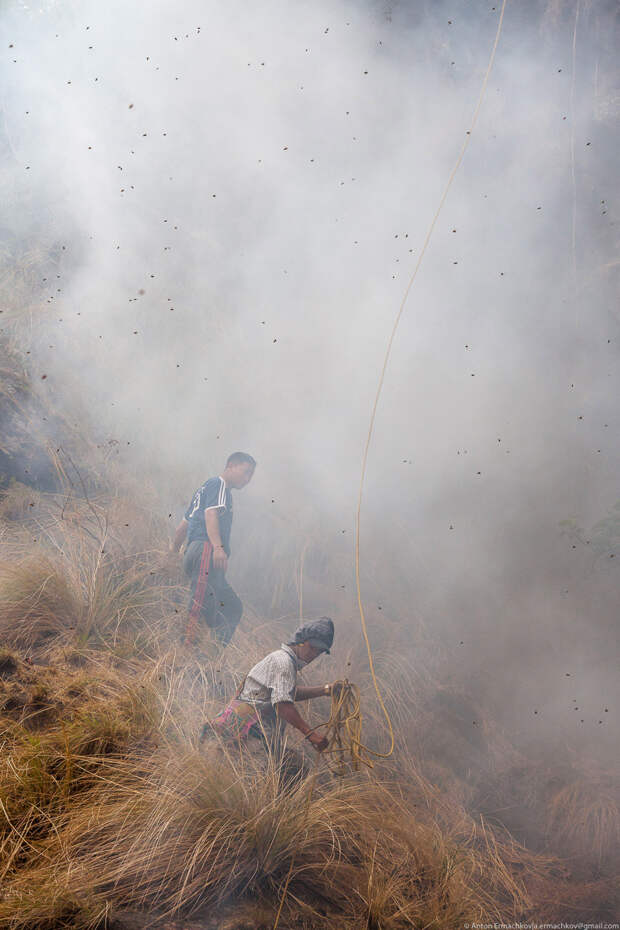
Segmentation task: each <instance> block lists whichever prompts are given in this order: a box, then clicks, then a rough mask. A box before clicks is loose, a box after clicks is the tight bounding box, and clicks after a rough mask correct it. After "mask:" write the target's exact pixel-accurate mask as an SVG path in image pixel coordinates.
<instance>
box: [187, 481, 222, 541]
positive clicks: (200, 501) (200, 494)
mask: <svg viewBox="0 0 620 930" xmlns="http://www.w3.org/2000/svg"><path fill="white" fill-rule="evenodd" d="M205 510H217V512H218V517H219V521H220V536H221V538H222V545H223V546H224V550H225V552H226V555H230V528H231V526H232V517H233V509H232V494H231V493H230V491H229V489H228V488H227V487H226V482H225V481H224V479H223V478H219V477H218V478H209V480H208V481H205V483H204V484H203V486H202V487H201V488H198V490H197V491H196V493H195V494H194V496H193V497H192V500H191V503H190V505H189V507H188V508H187V510H186V511H185V519H186V520H187V522H188V523H189V526H188V528H187V545H188V546H189V544H190V543H191V542H193V541H194V540H195V539H204V540H207V539H208V538H209V536H208V534H207V526H206V523H205Z"/></svg>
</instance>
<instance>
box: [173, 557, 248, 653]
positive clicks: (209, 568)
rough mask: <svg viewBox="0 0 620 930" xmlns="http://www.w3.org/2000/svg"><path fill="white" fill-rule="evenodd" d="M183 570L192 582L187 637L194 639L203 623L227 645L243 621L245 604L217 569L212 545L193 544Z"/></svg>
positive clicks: (184, 561)
mask: <svg viewBox="0 0 620 930" xmlns="http://www.w3.org/2000/svg"><path fill="white" fill-rule="evenodd" d="M183 568H184V569H185V574H186V575H188V576H189V579H190V599H189V622H188V627H187V638H188V639H191V638H192V637H193V635H194V631H195V630H196V627H197V625H198V621H199V620H200V621H201V622H203V623H206V625H207V626H208V627H211V629H212V630H214V632H215V636H216V638H217V639H218V640H219V641H220V642H221V643H222V644H223V645H227V644H228V643H229V642H230V640H231V639H232V636H233V633H234V632H235V630H236V628H237V624H238V623H239V621H240V620H241V614H242V613H243V604H242V603H241V600H240V599H239V597H237V595H236V594H235V592H234V591H233V589H232V588H231V586H230V585H229V584H228V582H227V581H226V575H225V574H224V572H222V571H218V569H215V568H214V567H213V547H212V545H211V543H210V542H209V541H208V540H202V539H195V540H194V541H193V542H191V543H190V544H189V546H188V547H187V549H186V550H185V555H184V556H183Z"/></svg>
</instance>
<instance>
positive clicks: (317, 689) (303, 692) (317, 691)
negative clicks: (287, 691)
mask: <svg viewBox="0 0 620 930" xmlns="http://www.w3.org/2000/svg"><path fill="white" fill-rule="evenodd" d="M329 694H331V685H310V686H309V687H307V688H297V689H296V690H295V700H296V701H310V700H312V698H318V697H326V696H327V695H329Z"/></svg>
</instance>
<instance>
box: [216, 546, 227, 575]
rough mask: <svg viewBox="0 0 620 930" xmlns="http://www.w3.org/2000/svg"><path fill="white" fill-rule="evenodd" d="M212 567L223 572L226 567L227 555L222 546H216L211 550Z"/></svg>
mask: <svg viewBox="0 0 620 930" xmlns="http://www.w3.org/2000/svg"><path fill="white" fill-rule="evenodd" d="M213 567H214V568H217V569H218V571H220V572H225V571H226V569H227V568H228V556H227V555H226V551H225V549H224V547H223V546H216V547H215V549H214V550H213Z"/></svg>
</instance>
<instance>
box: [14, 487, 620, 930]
mask: <svg viewBox="0 0 620 930" xmlns="http://www.w3.org/2000/svg"><path fill="white" fill-rule="evenodd" d="M33 510H35V508H29V507H28V508H27V509H24V508H22V511H21V513H22V516H21V517H20V514H19V513H18V514H17V518H18V522H17V524H15V525H13V524H7V525H6V526H7V527H8V528H7V529H6V531H5V534H4V537H3V540H2V545H1V551H2V552H3V561H2V564H1V566H0V637H2V640H3V642H4V643H6V644H7V647H6V648H5V650H4V652H3V653H2V654H1V655H0V740H1V741H2V753H1V754H0V863H1V865H0V880H1V883H2V884H1V887H2V891H1V892H0V927H5V928H7V930H8V928H10V930H42V928H50V930H52V928H54V930H55V928H59V927H73V928H77V927H80V928H84V930H86V928H91V930H92V928H95V927H104V926H106V925H108V926H110V925H111V924H110V921H112V919H113V915H114V913H121V912H123V911H124V910H133V911H136V910H138V911H140V910H141V911H142V912H143V913H144V914H146V915H151V917H149V918H148V920H149V921H151V920H152V922H153V923H156V922H157V921H158V920H160V918H161V917H162V915H163V914H167V915H169V918H170V915H177V917H178V918H179V919H181V918H183V919H188V916H189V915H192V914H194V915H196V917H199V918H200V919H201V920H202V921H205V920H206V919H207V917H206V915H211V916H213V915H215V914H217V915H226V916H225V918H224V917H222V926H225V925H229V926H230V927H241V926H247V927H252V928H253V930H256V928H257V927H259V926H266V927H269V917H271V918H273V916H274V914H275V911H276V909H277V905H278V902H279V899H280V895H281V892H282V888H283V884H284V882H285V879H286V876H287V874H288V872H289V869H290V870H291V880H290V885H289V888H288V892H287V896H286V901H285V905H284V911H283V923H282V924H281V926H283V927H284V926H286V927H289V928H295V930H297V928H298V930H302V928H305V930H314V928H319V927H325V926H329V927H333V928H342V930H369V928H373V930H401V928H403V930H404V928H406V927H422V926H429V925H433V926H436V927H438V928H440V930H456V928H457V927H458V928H461V927H462V925H463V923H466V922H468V923H471V922H475V921H478V920H479V921H483V920H485V921H486V920H493V919H496V920H498V921H500V920H501V921H504V922H506V921H507V920H518V919H525V918H527V917H528V916H529V917H533V916H539V915H542V914H544V915H546V916H548V917H549V919H551V918H553V917H555V918H556V919H560V918H561V917H563V916H564V917H566V916H567V915H568V914H570V913H573V912H574V911H575V909H577V910H579V909H580V908H581V909H584V910H585V909H587V907H589V908H590V914H589V917H590V918H591V917H592V913H594V912H595V911H594V908H595V907H597V908H598V910H599V912H603V911H604V910H605V908H607V909H608V910H609V908H610V907H611V904H610V903H609V902H610V901H612V900H613V895H612V891H611V885H610V884H607V885H603V884H600V883H599V884H598V885H594V884H593V883H592V882H590V883H589V884H588V883H583V882H581V883H579V882H577V883H575V881H572V883H571V884H570V888H571V892H570V894H568V893H565V892H567V890H568V888H569V882H568V881H567V877H568V873H567V872H566V869H565V868H564V867H563V866H562V864H561V863H560V862H559V860H557V859H554V858H553V857H552V856H550V855H541V854H537V853H535V852H532V851H529V850H527V849H526V848H525V847H524V846H522V845H520V844H519V843H517V842H516V841H515V840H514V839H513V837H511V835H510V834H509V832H508V831H507V830H506V829H504V828H502V827H500V826H499V825H495V826H491V825H490V824H489V823H487V822H486V820H485V819H484V818H481V817H480V816H479V815H477V814H476V813H475V811H473V810H472V811H468V810H467V809H466V805H467V804H470V802H471V801H472V797H473V789H472V786H471V785H470V784H468V783H467V781H466V780H465V778H464V775H465V777H467V773H468V772H469V773H470V774H471V770H470V769H468V765H469V762H468V760H470V759H471V758H472V753H471V751H470V749H469V748H467V752H465V750H463V753H461V755H460V758H459V759H458V760H457V761H458V762H459V765H457V766H456V767H455V766H451V764H450V763H451V760H452V761H453V759H452V757H453V755H454V752H455V751H456V752H457V753H458V752H459V749H458V746H459V745H460V744H458V743H457V745H456V746H455V745H450V746H448V749H449V751H448V749H447V748H446V747H447V744H446V741H445V739H444V740H443V742H442V741H441V740H440V741H439V743H438V742H437V740H438V737H437V734H436V732H435V731H436V728H437V726H441V725H445V728H446V729H449V731H450V733H453V734H456V735H457V736H458V738H459V739H460V740H463V741H465V742H466V743H467V745H468V746H469V743H470V742H471V737H470V735H469V733H467V736H465V735H464V733H463V731H464V729H465V727H464V718H463V719H461V717H460V716H459V713H460V712H461V711H462V708H463V706H465V705H466V702H464V701H463V700H461V697H462V696H459V695H458V694H457V693H456V692H453V691H450V692H448V691H446V690H445V689H444V690H443V691H442V690H441V689H439V686H438V682H437V681H436V680H435V678H434V676H433V671H432V670H433V663H432V661H431V660H430V659H429V661H428V662H427V663H426V664H425V665H424V667H423V670H422V671H419V670H417V669H412V668H411V667H410V666H409V665H408V664H407V662H406V661H405V660H404V659H401V658H394V656H395V655H398V654H399V653H401V652H403V653H404V649H401V648H400V647H399V643H400V642H401V640H400V637H402V631H399V629H398V624H396V622H395V621H393V620H392V619H390V618H388V617H386V620H385V629H384V632H385V635H386V637H387V641H388V642H389V644H390V648H389V649H386V650H385V652H380V651H379V652H377V656H376V659H377V666H378V669H379V673H380V676H381V679H382V681H383V682H384V683H385V698H386V700H387V703H388V706H389V707H390V709H391V713H392V715H393V720H394V724H395V726H396V730H397V752H396V755H395V757H394V758H393V759H392V760H390V762H389V763H385V764H383V763H382V764H381V765H379V766H377V768H376V769H375V770H374V771H373V773H372V774H371V775H368V774H364V775H358V776H351V777H346V778H345V779H342V780H334V779H333V778H332V777H331V776H330V775H329V774H328V773H327V772H326V771H323V772H322V773H321V774H320V775H319V777H318V780H317V782H316V786H315V788H314V791H313V794H312V799H311V801H310V802H309V803H308V797H309V789H310V782H309V780H308V778H307V777H303V776H301V775H300V777H299V778H298V780H297V781H296V782H295V783H294V784H292V785H289V786H288V787H287V789H286V790H284V788H283V786H282V780H281V778H280V777H279V776H278V775H277V773H276V771H275V770H274V767H273V764H270V763H269V762H268V760H266V759H262V760H257V759H256V758H255V757H254V756H253V755H251V754H250V755H248V756H245V755H243V756H242V757H239V756H238V755H237V754H235V753H233V754H230V753H225V752H221V751H216V749H214V748H212V749H211V750H209V751H208V752H206V753H205V752H199V751H198V748H197V735H198V732H199V728H200V724H201V723H202V721H203V720H204V719H205V717H208V716H209V715H211V714H212V713H213V711H214V710H215V709H216V707H217V706H218V705H219V703H220V701H221V698H222V695H224V694H227V695H229V694H231V693H232V692H233V691H234V687H235V685H236V683H238V682H239V680H240V678H241V677H242V676H243V674H244V673H245V671H247V668H248V666H249V665H251V664H252V663H253V662H254V661H255V660H256V659H258V658H259V657H260V656H261V655H263V654H264V653H265V652H266V651H268V650H269V649H270V648H273V645H274V642H275V643H277V642H279V641H280V640H281V638H282V635H281V629H282V626H283V625H282V624H281V623H277V622H273V621H272V622H269V621H266V620H264V619H263V618H261V617H260V616H258V615H257V614H252V612H251V610H248V612H247V615H246V619H245V620H244V623H243V624H242V625H241V627H240V629H239V630H238V632H237V634H236V636H235V640H234V642H233V643H232V644H231V646H230V647H229V648H228V649H227V650H226V651H225V652H224V653H222V652H221V649H220V648H219V646H218V645H217V644H216V643H214V642H213V640H212V639H211V636H210V633H209V631H207V630H206V629H204V630H201V631H200V635H199V641H198V643H197V645H196V647H195V649H194V650H191V651H189V650H187V649H185V648H184V646H183V645H182V643H181V639H182V634H183V628H184V622H185V608H184V603H185V597H186V592H185V589H184V587H181V588H179V580H180V579H179V574H178V566H177V567H176V568H174V567H173V568H171V567H170V565H168V566H167V567H166V566H165V564H164V559H163V550H164V544H165V533H164V529H163V527H162V525H161V522H159V521H157V520H154V519H153V518H152V517H151V516H150V515H149V512H148V508H147V507H142V506H141V505H139V504H138V503H136V502H135V501H133V502H130V503H128V502H127V501H125V500H124V499H123V498H121V497H120V496H118V495H114V496H113V497H112V498H108V499H106V498H104V497H102V496H99V497H96V496H95V495H93V496H92V497H91V498H85V497H82V498H80V497H79V496H76V495H75V494H69V493H68V492H66V493H65V494H64V495H42V496H41V498H40V500H39V502H38V506H37V508H36V511H37V512H36V514H33V512H32V511H33ZM20 520H21V523H20V522H19V521H20ZM126 524H129V525H126ZM26 525H27V526H28V528H29V529H30V527H31V525H35V526H36V529H37V540H38V542H37V545H36V546H32V545H31V544H30V543H29V538H31V534H29V538H28V539H27V538H26V535H25V534H24V533H23V531H22V530H23V527H24V526H26ZM294 625H295V621H294V619H291V621H290V626H291V627H292V626H294ZM286 629H288V624H287V625H286ZM339 631H340V632H341V634H342V636H341V638H340V641H339V644H337V647H336V649H335V650H334V655H333V656H332V657H331V658H330V663H331V664H330V671H329V672H327V669H326V668H324V666H323V665H320V664H319V663H317V666H318V668H317V670H316V675H317V676H319V677H320V676H322V675H328V674H334V675H338V674H344V675H348V676H350V677H353V678H356V679H357V681H358V683H359V684H360V686H361V690H362V695H363V701H364V706H363V709H364V728H365V729H364V733H365V739H366V740H368V741H370V743H371V744H372V745H374V746H377V747H378V748H380V747H381V745H382V741H383V738H384V729H383V722H382V719H381V713H380V711H379V709H378V707H377V706H376V701H375V700H374V698H373V693H372V688H371V685H370V682H369V680H368V679H367V675H366V674H365V672H364V669H365V660H364V654H363V649H362V648H361V647H360V646H359V645H356V643H357V638H356V637H355V636H354V635H353V632H352V631H351V633H350V635H348V634H347V624H346V622H343V623H342V624H341V626H340V628H339ZM340 643H341V644H342V645H340ZM425 648H427V649H428V650H430V652H429V655H430V654H431V653H432V646H430V645H429V644H428V643H425ZM28 659H33V660H34V661H33V662H32V661H28ZM321 661H322V662H324V660H321ZM418 668H422V666H418ZM334 669H335V671H334ZM403 693H407V694H409V695H411V699H410V700H409V701H408V702H407V703H406V704H405V703H404V702H402V701H401V700H400V699H399V697H400V695H402V694H403ZM433 695H434V697H433ZM459 708H460V710H459ZM457 711H458V713H457ZM468 712H469V711H468ZM475 713H476V716H477V717H478V716H479V717H482V716H483V715H482V711H481V710H480V709H478V708H475ZM313 715H314V716H313V721H314V722H318V720H319V719H321V716H322V710H321V708H320V706H319V707H317V709H315V710H314V712H313ZM465 722H466V721H465ZM449 739H450V737H449V736H448V740H449ZM481 741H482V742H481ZM293 742H295V740H294V739H293ZM454 742H455V741H454V740H453V743H454ZM473 748H474V749H476V750H477V751H480V750H481V748H482V749H484V755H485V758H486V759H488V761H489V764H491V767H492V766H493V764H495V762H496V761H497V758H498V755H505V753H504V750H505V748H506V747H505V742H504V737H503V736H502V734H500V733H499V732H498V731H497V729H496V728H494V726H493V724H492V721H491V720H490V719H484V726H483V728H482V731H481V733H480V735H478V734H476V736H475V745H474V747H473ZM421 756H423V758H421ZM464 766H465V767H464ZM429 776H431V777H430V778H429ZM597 791H598V789H596V788H593V793H591V794H590V795H587V798H586V795H585V793H584V792H582V794H580V795H579V796H574V795H570V796H569V795H565V794H562V792H559V794H558V797H557V798H556V800H555V801H554V805H553V806H552V807H551V808H550V811H551V820H550V821H549V832H550V834H551V833H552V832H553V831H556V834H557V836H558V842H559V841H562V842H564V841H566V842H568V841H569V838H570V837H571V836H572V837H573V838H576V831H574V830H573V831H572V832H571V830H570V829H569V828H568V827H567V826H566V822H565V820H563V812H565V814H566V815H568V816H570V815H571V812H572V813H573V814H575V812H578V809H581V810H582V811H586V813H585V818H586V819H585V821H584V823H585V833H586V835H588V836H590V838H591V842H590V841H589V845H588V844H586V847H587V848H583V849H582V854H583V855H585V856H588V855H594V856H595V858H598V859H601V858H603V859H604V858H605V857H606V856H607V855H608V853H609V851H610V850H611V849H612V848H613V842H615V840H614V839H613V834H612V825H613V823H615V822H616V818H617V809H614V808H613V807H612V806H610V805H607V806H604V804H603V803H602V800H603V799H602V796H601V795H600V793H598V794H597ZM528 797H529V796H528ZM595 799H598V800H597V801H596V803H595ZM530 800H531V803H532V804H538V803H539V800H540V799H539V798H538V797H533V798H532V799H530ZM586 801H587V803H586ZM597 805H598V806H597ZM562 831H564V832H562ZM567 831H568V832H567ZM588 831H589V833H588ZM582 832H583V831H582ZM291 863H292V868H291ZM596 894H599V895H604V896H606V897H605V898H604V900H603V901H602V902H601V901H599V903H598V904H595V903H593V902H594V900H595V895H596ZM567 902H569V903H568V904H567ZM248 915H249V916H248ZM251 915H254V916H251ZM265 915H267V916H265ZM225 920H226V921H228V924H226V923H225V922H224V921H225ZM235 921H236V923H235ZM244 921H246V923H244ZM252 921H255V922H254V923H253V922H252ZM117 926H119V927H120V926H123V924H122V922H121V923H120V924H117Z"/></svg>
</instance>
